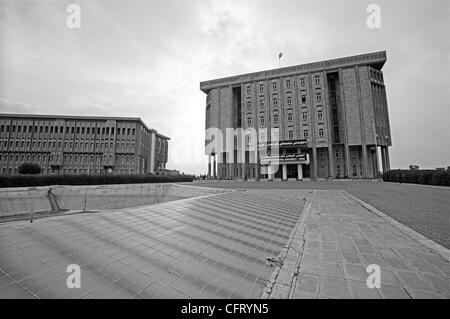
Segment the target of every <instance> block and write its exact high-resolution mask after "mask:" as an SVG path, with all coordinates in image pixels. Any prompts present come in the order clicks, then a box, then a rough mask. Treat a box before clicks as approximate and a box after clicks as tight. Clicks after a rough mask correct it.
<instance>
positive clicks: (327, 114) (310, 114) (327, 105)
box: [200, 51, 392, 180]
mask: <svg viewBox="0 0 450 319" xmlns="http://www.w3.org/2000/svg"><path fill="white" fill-rule="evenodd" d="M386 60H387V58H386V52H385V51H381V52H374V53H369V54H362V55H357V56H350V57H344V58H339V59H333V60H327V61H321V62H315V63H309V64H303V65H297V66H291V67H284V68H279V69H274V70H267V71H261V72H256V73H250V74H243V75H237V76H232V77H227V78H221V79H216V80H211V81H205V82H201V83H200V89H201V90H202V91H203V92H204V93H206V94H207V96H206V141H205V146H206V147H205V149H206V155H207V156H208V157H209V164H208V175H209V177H210V178H219V179H274V178H275V179H277V178H278V179H283V180H286V179H291V178H292V179H302V178H303V177H310V178H312V179H316V178H376V177H377V176H378V172H379V171H386V170H388V169H389V167H390V164H389V151H388V147H389V146H391V145H392V141H391V133H390V126H389V115H388V108H387V99H386V90H385V84H384V77H383V72H382V71H381V69H382V68H383V66H384V64H385V62H386ZM230 128H231V129H232V130H235V131H239V130H242V131H244V132H245V133H244V136H245V137H246V138H247V140H246V141H244V142H243V143H239V142H237V143H236V136H237V135H239V134H234V140H233V136H231V138H230V137H229V135H228V134H227V133H226V131H227V129H230ZM214 129H215V130H216V132H212V131H213V130H214ZM252 130H253V131H256V136H254V139H253V140H252V134H250V133H248V132H249V131H252ZM230 144H231V145H230ZM249 145H250V148H251V146H252V145H253V146H254V148H255V152H253V151H252V150H249V149H248V146H249ZM255 145H256V146H255ZM274 149H276V152H274ZM379 158H381V163H379ZM279 168H280V169H279Z"/></svg>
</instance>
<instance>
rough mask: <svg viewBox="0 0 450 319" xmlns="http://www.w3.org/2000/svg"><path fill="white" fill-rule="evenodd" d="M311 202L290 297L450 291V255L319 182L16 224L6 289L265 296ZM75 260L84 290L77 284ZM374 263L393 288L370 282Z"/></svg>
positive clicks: (1, 266)
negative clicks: (315, 186) (316, 187)
mask: <svg viewBox="0 0 450 319" xmlns="http://www.w3.org/2000/svg"><path fill="white" fill-rule="evenodd" d="M304 199H306V201H305V200H304ZM307 201H309V202H310V203H311V205H308V207H311V210H310V213H309V215H308V218H307V220H306V222H305V229H304V232H303V233H302V234H303V235H302V237H301V240H300V241H299V242H298V244H299V247H298V249H299V250H300V251H301V254H300V258H299V268H298V269H291V270H290V271H291V272H292V274H293V277H292V282H293V285H292V286H291V287H290V289H291V292H292V293H291V294H290V297H294V298H305V297H306V298H315V297H319V298H381V297H384V298H411V297H413V298H426V297H432V298H440V297H441V298H448V295H449V279H448V278H449V263H448V260H445V259H444V258H442V257H441V256H439V255H438V254H436V253H435V252H434V251H432V250H430V249H428V248H426V247H425V246H423V245H422V244H420V243H419V242H417V241H416V240H415V239H414V238H412V237H411V236H410V235H408V234H405V233H402V232H401V231H399V230H398V229H397V228H396V227H394V226H393V225H392V224H391V223H389V222H388V221H386V220H384V219H382V218H380V217H378V216H377V215H375V214H373V213H372V212H370V211H368V210H367V209H365V208H364V207H362V206H361V205H360V204H358V203H357V202H356V201H355V200H354V199H352V198H351V197H349V196H348V195H346V194H345V193H343V192H340V191H307V190H301V191H300V190H247V191H234V192H227V193H223V194H218V195H211V196H207V197H202V198H192V199H186V200H181V201H175V202H168V203H163V204H157V205H153V206H145V207H137V208H129V209H120V210H110V211H104V212H99V213H93V214H89V213H88V214H75V215H66V216H59V217H50V218H44V219H39V220H35V221H34V223H29V222H25V221H21V222H10V223H5V224H3V225H0V298H258V297H260V296H261V293H262V291H263V289H264V288H265V287H266V286H267V284H268V283H269V281H270V280H271V277H272V275H273V273H274V269H275V268H276V267H274V264H273V263H270V262H268V261H267V260H266V259H267V258H273V260H275V261H276V257H277V256H278V255H279V254H280V253H282V251H283V247H286V245H287V244H288V243H289V242H290V235H291V233H292V231H293V230H295V229H296V228H294V227H295V226H296V224H297V223H298V222H299V221H300V220H303V218H302V217H304V216H305V215H302V211H303V208H304V207H305V203H306V202H307ZM297 228H298V227H297ZM69 264H78V265H80V267H81V288H80V289H68V288H67V286H66V278H67V276H68V275H69V274H68V273H66V267H67V266H68V265H69ZM369 264H378V265H379V266H380V267H381V289H369V288H368V287H367V285H366V278H367V276H368V274H367V273H366V266H367V265H369ZM285 265H287V263H286V264H285ZM275 266H276V263H275ZM281 267H283V266H281Z"/></svg>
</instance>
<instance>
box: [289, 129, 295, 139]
mask: <svg viewBox="0 0 450 319" xmlns="http://www.w3.org/2000/svg"><path fill="white" fill-rule="evenodd" d="M288 134H289V139H290V140H292V139H293V138H294V132H293V131H289V133H288Z"/></svg>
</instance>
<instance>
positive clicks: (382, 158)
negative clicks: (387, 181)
mask: <svg viewBox="0 0 450 319" xmlns="http://www.w3.org/2000/svg"><path fill="white" fill-rule="evenodd" d="M380 149H381V165H382V166H383V170H382V172H383V173H384V172H386V157H385V151H384V147H383V146H382V147H381V148H380Z"/></svg>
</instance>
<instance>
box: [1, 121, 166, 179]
mask: <svg viewBox="0 0 450 319" xmlns="http://www.w3.org/2000/svg"><path fill="white" fill-rule="evenodd" d="M168 141H169V138H168V137H166V136H164V135H161V134H159V133H158V132H157V131H155V130H153V129H150V128H148V127H147V126H146V125H145V124H144V122H143V121H142V120H141V119H140V118H131V117H130V118H129V117H99V116H65V115H31V114H26V115H25V114H0V173H1V174H6V175H7V174H14V173H16V172H17V167H18V166H19V165H20V164H21V163H25V162H26V163H36V164H39V165H40V166H41V168H42V173H43V174H54V173H60V174H101V173H113V174H139V173H141V174H142V173H154V172H155V171H156V170H157V169H160V168H165V165H166V163H167V152H168Z"/></svg>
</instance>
